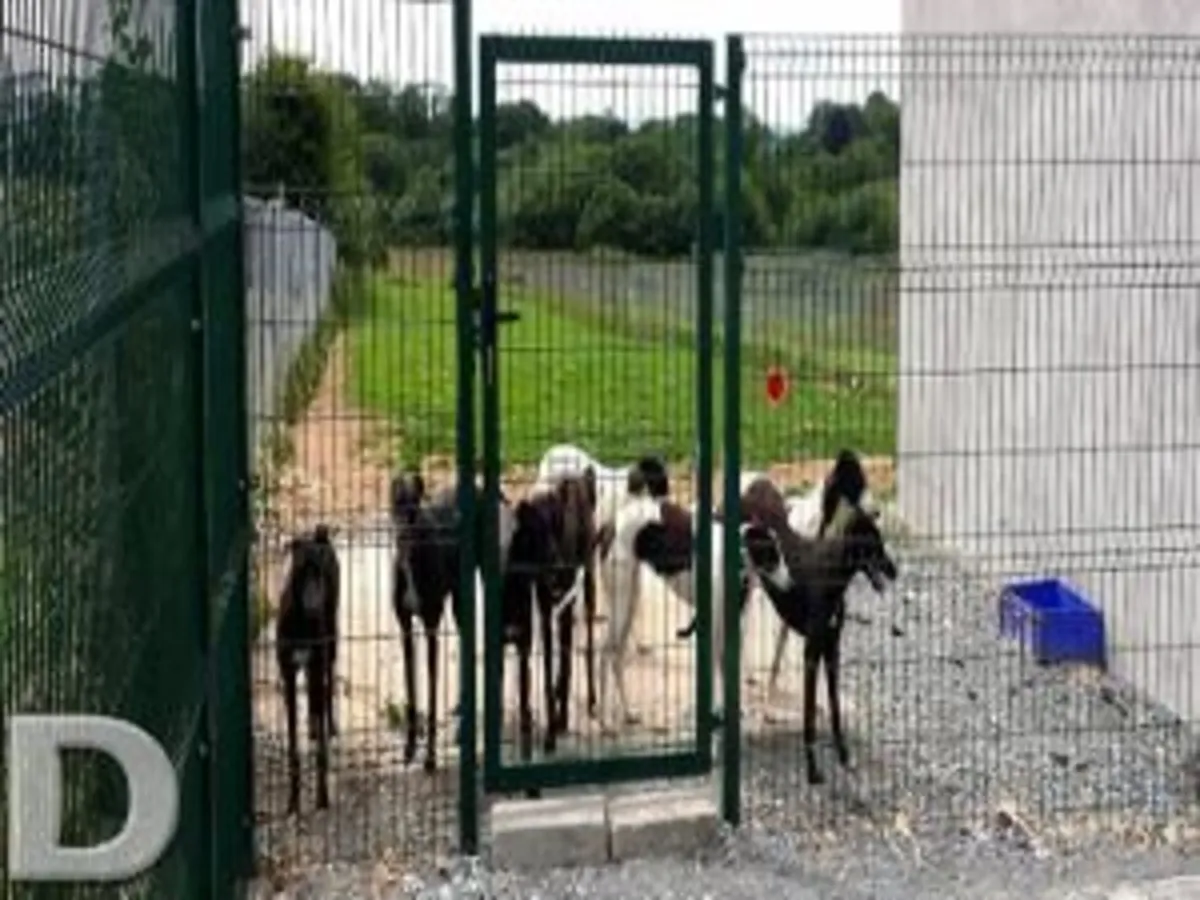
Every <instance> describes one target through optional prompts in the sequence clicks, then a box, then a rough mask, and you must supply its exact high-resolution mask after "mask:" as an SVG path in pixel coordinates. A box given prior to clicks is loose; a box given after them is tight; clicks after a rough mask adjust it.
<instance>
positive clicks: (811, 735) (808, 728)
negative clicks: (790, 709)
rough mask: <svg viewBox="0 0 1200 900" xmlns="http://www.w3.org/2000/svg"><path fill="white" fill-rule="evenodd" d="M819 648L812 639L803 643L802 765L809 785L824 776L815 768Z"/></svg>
mask: <svg viewBox="0 0 1200 900" xmlns="http://www.w3.org/2000/svg"><path fill="white" fill-rule="evenodd" d="M820 663H821V647H820V645H819V643H818V642H817V641H816V640H814V639H813V638H809V639H807V640H806V641H805V642H804V763H805V766H806V767H807V770H808V783H809V784H822V783H824V781H825V776H824V775H822V774H821V770H820V769H819V768H817V754H816V749H815V745H816V742H817V672H818V667H819V666H820Z"/></svg>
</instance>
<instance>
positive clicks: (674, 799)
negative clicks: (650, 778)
mask: <svg viewBox="0 0 1200 900" xmlns="http://www.w3.org/2000/svg"><path fill="white" fill-rule="evenodd" d="M717 819H718V817H717V804H716V801H715V798H714V797H713V791H712V788H711V787H710V786H707V785H706V786H702V787H696V788H681V789H675V790H665V791H644V792H640V793H633V794H628V795H625V796H621V797H613V798H612V799H611V800H610V801H609V805H608V820H609V827H610V829H611V831H612V845H611V850H612V858H613V859H614V860H625V859H633V858H636V857H647V856H669V855H672V854H680V853H692V852H694V851H696V850H699V849H700V848H701V847H703V846H704V845H705V844H707V843H709V842H710V841H713V840H715V838H716V836H717Z"/></svg>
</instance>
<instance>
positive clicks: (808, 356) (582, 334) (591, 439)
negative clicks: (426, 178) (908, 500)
mask: <svg viewBox="0 0 1200 900" xmlns="http://www.w3.org/2000/svg"><path fill="white" fill-rule="evenodd" d="M366 290H367V292H368V295H367V296H366V297H363V298H361V299H362V302H361V303H360V304H356V306H357V307H358V309H357V312H356V315H355V316H354V318H353V320H352V321H351V324H350V326H349V330H348V347H349V351H350V379H349V384H348V390H349V391H350V392H351V397H350V398H349V399H350V400H351V402H353V403H354V404H355V405H356V406H357V407H359V408H362V409H365V410H368V411H371V412H374V413H377V414H379V415H382V416H384V417H385V418H387V419H389V420H391V421H392V422H394V423H395V424H396V427H397V430H398V431H399V433H400V434H401V435H402V437H403V442H402V443H403V445H404V455H405V457H406V458H407V457H414V458H415V457H419V456H423V455H427V454H447V455H452V454H453V452H454V441H455V427H454V409H455V375H456V372H457V363H456V358H455V321H454V294H453V292H452V291H451V290H450V289H449V288H448V287H447V286H445V284H444V283H438V282H434V281H424V280H418V281H412V280H408V281H404V280H401V279H397V278H393V277H389V276H384V275H378V276H376V277H375V278H373V279H372V280H370V281H368V282H367V287H366ZM504 305H505V307H506V308H513V309H517V310H519V311H520V313H521V319H520V320H519V321H518V322H515V323H512V324H507V325H502V326H501V336H500V353H499V356H500V376H499V380H500V416H501V446H502V450H501V454H502V459H503V462H504V463H505V464H514V463H533V462H536V461H537V459H538V458H539V457H540V456H541V454H542V452H543V451H544V450H545V449H546V448H547V447H548V446H549V445H550V444H553V443H556V442H559V441H570V442H573V443H578V444H580V445H581V446H583V447H585V448H586V449H588V450H589V451H590V452H592V453H593V454H595V455H596V456H598V457H599V458H600V459H602V460H607V461H612V462H613V463H616V462H617V461H620V460H625V459H629V458H630V457H632V456H634V455H636V454H639V453H644V452H647V451H655V452H659V453H662V454H664V455H665V456H667V457H668V458H669V459H673V460H679V459H689V458H692V457H693V455H694V450H695V440H696V422H697V419H696V412H695V405H696V360H697V354H696V351H695V349H694V348H695V332H694V325H692V324H691V323H687V324H682V323H679V322H671V321H667V320H666V319H665V318H664V317H662V316H659V317H657V318H656V317H654V316H651V315H647V314H644V313H633V312H630V313H628V314H627V313H626V312H625V311H623V310H622V311H621V312H620V313H619V314H614V313H613V312H612V311H608V312H605V311H603V310H595V309H592V308H590V307H589V306H588V305H587V304H578V303H569V302H563V301H562V300H561V299H559V298H554V297H549V296H543V295H539V294H535V293H529V292H518V291H513V290H506V291H505V301H504ZM714 343H715V345H716V346H714V348H713V353H714V403H713V427H714V433H715V435H716V439H717V447H718V448H719V447H720V436H721V428H722V424H721V423H722V402H721V400H722V396H723V393H722V392H723V390H724V387H723V381H724V378H723V372H722V366H721V353H722V352H723V351H722V347H721V343H720V336H719V335H718V336H717V339H716V341H715V342H714ZM816 344H817V342H815V341H813V340H811V339H806V338H805V337H804V334H803V332H802V330H801V329H800V328H799V326H798V327H797V329H796V330H795V331H793V330H791V329H786V330H785V329H780V330H779V331H778V332H775V333H773V334H772V337H771V338H770V339H769V340H761V341H759V340H756V341H754V342H753V343H750V342H743V350H742V386H741V395H742V454H743V460H744V462H745V464H746V465H748V466H749V465H757V464H762V463H765V462H768V461H771V460H791V459H800V458H804V457H808V456H828V455H831V454H832V453H834V452H836V450H837V449H838V448H839V447H842V446H850V447H854V448H856V449H858V450H859V451H861V452H863V453H871V454H875V453H890V452H891V451H892V448H893V446H894V441H895V367H894V361H893V358H892V357H891V356H890V355H889V354H886V353H882V352H880V351H875V350H865V349H861V348H859V349H854V350H849V349H847V350H846V351H844V352H839V351H836V350H834V349H831V348H828V347H824V348H822V347H819V346H816ZM770 365H781V366H784V367H785V368H786V369H787V371H788V372H789V373H790V375H791V380H792V386H791V391H790V393H789V395H788V396H787V398H786V399H785V400H784V402H783V403H781V404H780V405H779V406H776V407H772V406H770V405H769V404H768V403H767V401H766V399H765V395H764V390H763V383H764V377H765V372H766V370H767V367H768V366H770ZM720 455H721V454H720V451H719V449H718V452H717V454H716V457H717V458H719V457H720Z"/></svg>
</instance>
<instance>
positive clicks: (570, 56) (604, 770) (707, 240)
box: [460, 34, 740, 830]
mask: <svg viewBox="0 0 1200 900" xmlns="http://www.w3.org/2000/svg"><path fill="white" fill-rule="evenodd" d="M479 49H480V75H479V104H480V108H479V173H480V175H479V232H480V268H481V286H480V291H479V295H478V296H479V306H478V313H479V326H478V334H479V351H480V354H481V359H480V363H481V368H482V370H483V461H484V466H483V468H484V491H483V499H482V503H481V505H480V508H479V509H478V510H476V512H477V513H478V514H479V515H481V516H482V525H483V535H484V538H483V547H482V558H481V562H482V566H481V569H482V575H483V584H484V603H485V610H484V611H485V620H484V621H485V624H484V789H485V790H486V791H489V792H502V791H521V790H532V789H549V788H558V787H567V786H578V785H591V784H614V783H622V782H630V781H641V780H646V779H658V778H681V777H688V776H699V775H706V774H708V773H710V772H711V771H712V768H713V752H712V737H713V732H714V730H715V729H716V727H717V725H718V719H717V717H716V715H715V714H714V712H713V703H712V701H713V697H712V674H713V672H712V662H713V660H712V650H713V648H712V579H711V578H710V577H699V578H698V581H697V585H696V588H697V590H696V616H697V628H696V641H697V644H696V662H697V664H696V685H695V688H696V691H695V700H696V715H695V740H694V746H693V747H692V748H691V749H687V750H678V751H674V752H661V753H653V754H629V755H620V756H604V757H595V758H588V759H565V758H556V759H550V760H543V761H531V762H528V763H523V762H522V763H515V764H507V765H506V764H504V763H503V762H502V760H501V756H500V736H501V722H502V701H503V698H502V693H503V684H502V676H503V659H504V657H503V654H504V649H505V648H504V646H503V643H502V635H501V634H500V631H501V621H500V618H501V611H500V607H499V600H500V580H499V571H500V559H499V542H498V534H499V529H498V525H499V522H498V513H499V506H500V446H499V445H500V406H499V397H500V393H499V378H498V375H499V372H498V366H497V362H498V360H497V352H498V350H497V326H498V325H499V324H500V322H501V321H511V320H512V314H507V313H502V312H501V311H500V310H499V309H498V308H497V294H498V280H499V279H498V271H497V256H498V247H497V209H496V207H497V183H496V181H497V179H496V174H497V172H496V169H497V166H496V163H497V158H496V157H497V153H496V146H495V135H496V131H495V114H496V108H497V91H496V87H497V85H496V72H497V69H498V68H499V66H500V64H502V63H512V64H525V65H539V64H541V65H608V66H613V65H619V66H650V67H662V66H673V67H679V68H694V69H695V70H697V73H698V75H699V84H698V86H697V90H696V94H697V96H696V111H697V114H698V141H697V143H698V147H697V152H698V160H697V190H698V195H699V202H698V205H699V207H700V211H701V215H700V217H699V227H698V229H697V236H696V237H697V246H696V257H697V258H696V266H697V288H696V292H697V300H698V305H699V310H698V312H699V323H698V325H697V335H696V357H697V359H696V362H697V369H696V394H697V397H696V407H697V409H696V412H697V419H698V421H697V452H696V459H697V485H696V487H697V491H696V507H697V510H698V511H699V527H698V532H697V541H696V560H697V562H696V570H695V571H697V572H699V573H706V572H708V571H710V569H711V558H712V546H711V544H712V527H711V523H712V507H713V503H712V500H713V496H712V494H713V490H712V481H713V478H712V473H713V459H712V451H713V437H714V435H713V427H712V422H713V361H712V349H713V306H714V302H713V301H714V281H715V279H714V266H713V252H714V246H715V240H714V237H715V236H714V228H713V224H714V223H713V219H714V213H715V212H716V204H715V202H714V200H715V197H714V195H715V185H716V140H715V136H714V131H715V127H714V118H715V112H714V107H715V103H716V100H717V91H716V83H715V80H714V61H713V57H714V53H713V44H712V42H710V41H704V40H668V39H634V38H585V37H578V36H556V35H537V36H523V35H497V34H485V35H481V36H480V38H479ZM734 371H735V372H736V370H734ZM733 389H734V390H735V391H736V390H737V385H736V379H735V384H734V385H733ZM726 390H727V391H728V390H729V383H728V382H727V383H726ZM726 428H727V430H728V428H729V426H728V424H727V426H726ZM460 438H461V435H460ZM730 462H736V460H730V459H728V458H727V459H726V470H727V472H728V470H729V463H730ZM728 481H729V479H728V477H727V478H726V482H728ZM736 481H737V478H736V475H735V477H734V482H735V484H736ZM735 493H736V491H735ZM733 530H734V533H735V534H736V527H735V528H734V529H733ZM727 533H728V529H727ZM734 544H735V546H736V541H735V542H734ZM728 545H729V541H728V540H727V541H726V546H728ZM731 559H732V560H733V566H734V567H736V564H737V556H736V555H735V556H734V557H732V558H730V557H726V566H727V568H728V567H730V560H731ZM735 571H736V569H735ZM736 581H737V579H736V578H734V579H733V580H729V579H726V583H727V584H729V585H731V586H733V585H736ZM465 596H466V597H467V598H468V602H467V604H466V606H467V607H468V608H467V609H466V610H464V616H463V618H464V620H465V621H468V622H472V623H473V622H474V621H475V615H476V610H475V599H474V591H473V590H471V591H467V592H466V594H465ZM728 599H729V597H728V592H727V597H726V606H727V607H728V605H729V604H728ZM734 605H735V608H736V598H735V600H734ZM733 621H737V618H736V616H735V618H734V620H733ZM730 631H732V633H733V636H734V637H735V638H736V637H738V636H739V635H740V629H730ZM727 633H729V632H727ZM464 643H465V642H464ZM469 647H470V651H469V654H468V655H470V656H471V657H472V659H471V660H470V661H471V663H472V667H473V664H474V659H473V657H474V652H473V651H474V646H473V642H472V644H471V645H469ZM735 671H736V670H735ZM472 676H473V672H472ZM469 680H470V681H473V677H472V678H471V679H469ZM737 682H738V679H737V678H735V679H733V684H734V687H735V693H736V686H737ZM471 693H473V691H472V692H471ZM725 693H726V694H728V693H729V690H728V689H727V690H726V692H725ZM467 699H470V700H472V701H473V700H474V699H475V698H474V697H473V696H472V697H470V698H467V697H465V696H464V698H463V704H462V707H461V708H462V709H463V711H464V714H465V715H466V716H468V717H472V718H473V717H474V715H475V708H476V707H475V704H474V703H473V702H472V703H470V704H468V703H467V702H466V700H467ZM474 731H475V728H474V723H472V726H471V727H469V728H466V729H464V732H468V733H472V737H473V732H474ZM464 749H465V748H464ZM464 830H465V829H464Z"/></svg>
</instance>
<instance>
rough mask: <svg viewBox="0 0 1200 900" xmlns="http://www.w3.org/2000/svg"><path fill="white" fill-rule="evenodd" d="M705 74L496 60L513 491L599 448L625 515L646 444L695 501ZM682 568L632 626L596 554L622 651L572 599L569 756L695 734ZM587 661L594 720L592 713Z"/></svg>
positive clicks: (541, 692)
mask: <svg viewBox="0 0 1200 900" xmlns="http://www.w3.org/2000/svg"><path fill="white" fill-rule="evenodd" d="M515 40H517V41H519V40H521V39H519V38H518V39H515ZM616 43H617V44H620V42H619V41H618V42H616ZM666 46H667V45H665V44H664V47H666ZM650 61H651V60H649V59H647V62H650ZM484 77H486V76H484ZM700 84H701V74H700V71H699V70H698V69H697V68H696V67H695V66H693V67H689V68H684V67H675V66H669V65H639V66H630V65H617V64H606V65H603V66H601V65H589V64H536V65H534V64H525V63H509V62H504V61H502V62H501V64H500V65H499V66H498V70H497V72H496V74H495V90H496V107H495V115H494V123H495V124H494V153H495V165H494V167H493V166H491V165H489V162H488V161H487V160H485V161H484V163H483V166H482V169H483V172H484V174H483V175H482V176H481V191H483V192H494V196H495V213H496V215H495V219H496V221H495V226H496V231H497V234H496V236H495V240H496V242H497V244H498V252H497V258H496V270H497V285H498V287H497V292H496V297H497V299H496V305H497V308H498V310H499V316H500V319H501V321H502V322H504V323H506V324H501V325H499V326H498V328H499V336H498V338H497V353H496V367H497V376H496V377H497V379H498V397H497V403H498V421H499V428H498V430H499V437H498V452H499V461H498V462H499V465H500V468H501V478H502V484H503V486H504V493H505V496H506V497H507V498H508V499H509V501H510V502H516V501H518V500H520V499H521V498H523V497H525V496H527V495H528V492H529V490H530V486H531V484H532V483H533V482H534V480H535V479H536V478H538V477H541V478H542V479H543V480H544V481H546V482H547V483H553V482H554V480H555V479H556V478H558V477H560V476H569V475H579V474H581V472H582V469H583V464H585V463H589V462H590V464H591V465H592V468H593V470H594V471H595V472H596V475H597V499H598V502H599V504H601V507H602V509H601V518H602V519H603V518H604V517H605V516H608V517H609V518H610V519H611V513H610V512H609V511H608V510H609V508H610V507H611V509H612V510H615V509H616V507H617V505H618V501H619V497H621V496H623V494H624V491H625V490H626V473H627V470H628V467H629V466H630V465H631V464H633V463H634V462H635V461H636V460H638V459H639V458H641V457H643V456H645V455H647V454H651V455H656V456H659V457H661V459H662V460H664V461H665V462H666V463H667V465H668V466H669V469H670V475H671V480H672V499H673V500H674V501H675V502H677V503H680V504H682V505H683V506H684V507H688V506H690V504H692V503H694V502H695V501H696V499H697V497H696V484H695V479H694V472H695V470H696V466H697V454H698V448H699V445H700V441H701V440H702V438H703V436H704V435H703V428H704V427H705V426H706V425H709V424H710V423H708V422H707V414H704V415H702V414H701V411H700V406H701V403H700V400H701V397H702V396H703V394H702V390H703V389H702V385H703V383H704V376H703V374H702V370H701V362H700V361H701V358H702V355H703V354H708V353H710V351H711V348H710V347H709V346H708V345H707V342H706V339H705V338H704V337H703V326H702V324H701V321H702V318H701V317H702V311H703V300H702V296H703V290H704V285H703V278H704V277H705V276H704V272H705V268H704V266H703V265H702V253H701V249H700V244H699V241H700V221H701V217H702V216H703V215H704V214H705V213H704V212H703V211H702V209H701V193H702V192H701V190H700V177H701V171H702V162H701V160H702V144H701V137H700V115H699V112H700V109H701V105H700V104H701V90H700ZM484 146H485V148H486V147H487V146H488V145H487V144H485V145H484ZM485 152H487V150H486V149H485ZM709 165H711V161H710V163H709ZM710 186H711V185H710ZM485 202H487V201H485ZM483 224H484V227H485V228H487V227H489V223H487V222H484V223H483ZM483 240H484V241H485V242H487V241H488V240H489V237H488V235H484V236H483ZM485 265H486V264H485ZM709 271H710V272H711V270H709ZM485 277H487V276H486V274H485ZM509 314H515V316H516V317H517V318H515V319H510V318H509ZM710 360H711V357H707V358H706V359H705V361H706V362H708V361H710ZM709 402H711V400H710V401H709ZM562 445H569V446H570V447H574V448H577V449H578V451H582V452H583V453H585V454H586V459H585V458H584V457H578V458H574V457H575V456H576V454H574V453H573V452H572V451H570V450H566V451H565V452H564V448H563V446H562ZM556 447H558V449H554V448H556ZM540 462H541V468H542V471H541V472H539V471H538V468H539V463H540ZM564 467H565V468H564ZM568 515H569V513H568ZM685 539H686V540H688V541H690V540H691V536H690V534H688V535H685ZM516 557H517V555H516V554H514V553H513V552H512V551H510V559H509V563H508V564H509V566H517V565H521V564H524V563H525V562H526V560H524V559H523V558H521V559H517V558H516ZM671 562H672V564H674V563H682V564H683V568H682V569H678V567H676V569H677V574H676V578H675V580H676V581H677V582H678V584H677V585H676V587H675V590H669V589H668V588H667V586H666V584H665V583H663V582H662V581H661V580H660V579H658V578H656V577H654V576H653V574H652V573H649V571H648V570H647V574H646V578H645V580H644V582H643V587H642V590H641V594H642V596H641V601H640V605H639V606H638V607H637V608H636V610H635V614H634V616H633V625H632V630H631V631H630V632H629V634H628V636H627V637H624V638H623V639H620V638H617V637H616V632H619V631H620V630H621V626H620V624H619V622H620V618H621V617H620V616H619V615H618V611H617V610H616V608H615V607H614V606H613V604H614V603H615V602H618V601H617V600H615V599H614V598H615V597H616V596H617V591H616V586H615V584H614V581H615V579H616V577H617V576H616V574H615V572H614V571H613V570H611V569H606V568H604V567H603V566H602V567H601V569H600V573H599V576H598V577H599V580H600V587H599V589H598V591H597V596H598V609H599V612H598V615H597V621H596V624H595V629H594V640H595V645H596V646H597V647H600V646H601V645H606V644H607V645H608V646H609V647H610V655H608V656H605V654H604V653H603V652H602V651H597V655H596V658H595V661H594V663H589V659H588V657H587V653H586V647H587V631H588V624H587V617H586V611H585V609H584V604H583V603H582V602H580V601H576V602H575V605H574V608H570V607H568V612H567V614H568V615H571V616H573V618H574V620H575V623H576V624H575V626H574V638H573V647H571V648H570V649H569V652H568V657H567V658H569V659H572V664H571V669H572V673H571V679H570V685H569V690H570V693H569V695H568V696H569V700H568V701H567V708H568V710H569V713H568V714H569V728H568V731H567V733H566V735H565V736H563V737H560V738H559V741H558V747H557V748H556V753H557V755H558V756H559V757H562V758H566V759H572V758H581V757H582V758H587V759H594V758H599V757H606V756H607V757H612V756H617V755H623V754H628V753H632V752H638V753H654V752H659V753H662V752H666V751H680V752H686V751H687V750H688V748H689V747H693V746H695V741H696V738H695V722H696V696H697V695H696V683H697V678H698V677H699V676H698V673H697V671H696V666H697V662H696V655H695V640H694V639H693V640H690V641H689V640H687V639H685V638H680V637H678V636H677V635H676V632H677V631H678V630H679V629H681V628H683V627H684V626H685V625H686V624H687V623H688V622H689V621H690V620H691V619H692V617H693V615H694V611H695V599H694V598H695V591H694V589H693V584H692V578H691V572H690V569H689V567H688V565H687V562H688V561H687V560H686V559H685V560H672V561H671ZM695 568H697V569H699V568H700V566H699V564H697V565H696V566H695ZM626 594H627V592H626ZM689 597H690V598H692V599H691V600H690V601H689V600H688V599H687V598H689ZM626 602H628V601H626ZM556 628H557V625H556ZM610 629H611V632H610ZM610 636H611V637H612V639H611V640H610ZM547 650H548V648H546V647H545V646H544V644H543V642H542V641H541V640H540V639H538V640H535V648H534V662H533V688H532V697H533V704H532V708H533V710H534V720H535V722H536V727H535V732H536V733H537V734H538V735H542V734H544V732H545V730H546V728H547V723H548V721H549V711H548V709H547V706H546V688H545V683H546V677H547V673H548V672H549V673H551V679H552V680H554V681H557V680H558V679H559V678H561V677H563V675H562V669H563V667H562V664H561V660H560V659H558V658H557V656H558V654H559V649H558V648H557V646H555V647H551V648H549V652H551V653H552V654H554V655H555V657H556V658H554V659H553V661H552V665H550V666H549V667H547V666H546V665H545V664H544V660H545V659H546V657H545V654H546V653H547ZM606 659H610V660H611V662H608V663H606V662H605V660H606ZM589 665H592V666H593V671H594V673H595V682H596V693H597V700H598V704H599V706H598V709H597V716H596V717H592V716H589V714H588V710H589V702H588V699H589V692H588V681H589V677H588V672H589ZM517 669H518V666H517V662H516V659H515V656H514V654H512V653H511V651H510V653H509V654H508V661H507V663H506V672H507V675H506V678H505V681H504V683H503V685H502V691H503V709H504V713H503V716H504V722H503V724H504V728H503V734H504V735H505V742H504V747H503V748H502V752H501V756H502V761H503V763H512V762H515V761H516V760H517V758H518V755H517V751H518V747H517V743H516V738H517V730H518V722H519V716H518V712H517V707H518V704H519V699H518V698H519V683H518V682H519V680H518V676H517ZM617 670H620V672H621V673H622V676H623V680H624V685H625V688H626V699H627V700H628V706H627V707H623V706H622V704H621V702H620V700H621V698H620V695H619V691H618V688H617V682H616V677H617V676H616V675H615V674H614V673H615V672H616V671H617ZM604 719H607V721H604Z"/></svg>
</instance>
